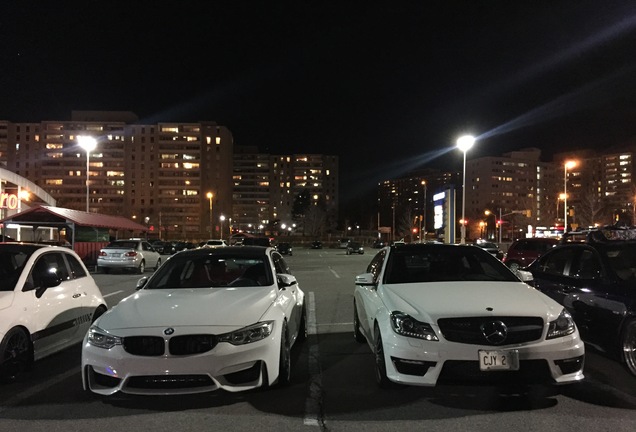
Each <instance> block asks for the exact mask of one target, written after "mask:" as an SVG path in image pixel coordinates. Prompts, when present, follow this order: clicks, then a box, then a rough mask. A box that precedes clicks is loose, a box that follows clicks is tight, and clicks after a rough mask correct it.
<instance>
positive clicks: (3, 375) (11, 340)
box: [0, 328, 33, 382]
mask: <svg viewBox="0 0 636 432" xmlns="http://www.w3.org/2000/svg"><path fill="white" fill-rule="evenodd" d="M32 364H33V345H32V344H31V340H30V338H29V335H28V334H27V332H26V331H25V330H23V329H21V328H13V329H11V330H9V332H8V333H7V334H6V335H5V337H4V339H2V342H1V343H0V381H2V382H12V381H15V380H16V379H17V378H18V377H19V376H20V375H21V374H22V373H23V372H24V371H25V370H27V369H29V368H30V367H31V365H32Z"/></svg>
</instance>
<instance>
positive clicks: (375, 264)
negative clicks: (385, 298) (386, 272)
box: [367, 250, 386, 282]
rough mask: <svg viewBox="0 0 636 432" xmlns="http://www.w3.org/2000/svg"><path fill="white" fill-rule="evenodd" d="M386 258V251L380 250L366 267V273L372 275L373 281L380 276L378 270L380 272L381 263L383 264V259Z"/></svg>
mask: <svg viewBox="0 0 636 432" xmlns="http://www.w3.org/2000/svg"><path fill="white" fill-rule="evenodd" d="M385 256H386V251H385V250H381V251H380V252H378V253H377V254H376V255H375V256H374V257H373V259H372V260H371V262H370V263H369V266H368V267H367V273H371V274H373V281H374V282H377V281H378V275H379V274H380V270H382V263H383V262H384V257H385Z"/></svg>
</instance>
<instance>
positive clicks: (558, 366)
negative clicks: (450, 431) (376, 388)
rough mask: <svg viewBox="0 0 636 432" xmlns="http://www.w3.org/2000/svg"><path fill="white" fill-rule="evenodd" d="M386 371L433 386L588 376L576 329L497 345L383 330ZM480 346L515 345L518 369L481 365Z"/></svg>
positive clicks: (405, 380) (551, 380)
mask: <svg viewBox="0 0 636 432" xmlns="http://www.w3.org/2000/svg"><path fill="white" fill-rule="evenodd" d="M382 340H383V345H384V356H385V363H386V373H387V377H388V378H389V379H390V380H391V381H394V382H397V383H401V384H407V385H420V386H435V385H436V384H437V383H438V380H456V379H459V380H474V379H478V380H480V381H482V380H483V381H493V382H494V381H501V380H504V381H506V382H511V381H512V382H527V383H552V384H555V383H556V384H568V383H574V382H578V381H581V380H582V379H583V378H584V375H583V366H584V356H585V347H584V344H583V342H582V341H581V339H580V338H579V336H578V333H575V334H573V335H569V336H566V337H562V338H557V339H551V340H540V341H536V342H532V343H524V344H518V345H506V346H499V347H496V348H495V347H492V346H483V345H471V344H464V343H456V342H449V341H446V340H444V339H443V338H441V339H440V341H437V342H428V341H423V340H419V339H414V338H407V337H403V336H399V335H397V334H395V333H394V332H393V331H392V330H389V331H387V330H385V331H383V333H382ZM479 350H487V351H492V350H517V351H518V353H519V370H516V371H492V372H486V371H481V370H480V368H479V359H478V355H479V354H478V353H479Z"/></svg>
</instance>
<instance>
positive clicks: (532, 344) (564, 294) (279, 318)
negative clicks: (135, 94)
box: [0, 227, 636, 396]
mask: <svg viewBox="0 0 636 432" xmlns="http://www.w3.org/2000/svg"><path fill="white" fill-rule="evenodd" d="M113 243H114V244H113V245H112V246H113V247H111V248H104V249H105V250H106V251H107V252H106V257H104V258H103V260H104V261H103V262H110V261H108V260H112V262H117V263H118V264H117V265H121V267H122V268H124V266H123V264H121V263H122V262H125V263H127V264H128V263H132V262H135V260H136V259H138V255H140V256H141V257H142V259H143V260H146V259H148V255H144V243H147V242H145V240H141V239H130V240H118V241H115V242H113ZM353 243H354V242H349V247H355V245H354V244H353ZM284 244H285V242H281V243H279V249H278V250H277V249H276V248H272V247H268V248H264V247H254V246H224V247H210V248H205V247H204V248H197V249H194V250H188V251H183V252H180V253H178V254H175V255H174V256H172V257H171V258H170V259H168V260H166V262H165V263H163V264H161V262H160V261H159V262H157V263H156V268H155V270H156V271H155V272H154V273H153V274H152V275H151V276H145V275H144V276H143V277H142V278H141V279H140V280H139V282H138V286H137V291H136V292H135V293H134V294H133V295H131V296H129V297H127V298H126V299H124V300H123V301H122V302H120V303H119V304H118V305H116V306H114V307H113V308H111V309H110V310H107V307H106V303H105V301H104V299H103V296H102V294H101V293H100V291H99V288H98V287H97V285H96V284H95V282H94V280H93V279H92V277H91V275H90V273H89V272H88V270H87V269H86V267H85V266H84V264H83V263H82V262H81V260H80V259H79V257H78V256H77V254H76V253H75V252H74V251H72V250H70V249H68V248H63V247H57V246H47V245H38V244H28V243H4V244H0V275H1V276H3V277H2V278H1V279H0V281H1V282H0V300H2V301H3V303H2V304H6V305H8V306H7V307H6V308H5V309H3V311H2V312H3V315H2V317H3V319H2V320H0V379H2V380H3V381H11V380H14V379H16V378H17V377H18V376H19V375H20V374H21V373H23V372H24V371H25V370H26V369H28V368H29V366H30V365H31V364H32V363H33V362H34V361H35V360H38V359H40V358H43V357H45V356H48V355H50V354H53V353H55V352H57V351H59V350H61V349H64V348H66V347H68V346H70V345H72V344H74V343H77V342H78V341H79V340H83V345H82V360H81V365H82V366H81V374H82V382H83V386H84V388H85V389H86V390H90V391H92V392H94V393H97V394H100V395H104V396H108V395H112V394H115V393H118V392H123V393H129V394H145V395H150V394H186V393H199V392H207V391H214V390H217V389H225V390H228V391H242V390H249V389H254V388H259V387H268V386H271V385H274V384H280V385H285V384H287V383H289V381H290V379H291V371H292V356H291V349H292V347H294V346H295V345H296V342H300V341H302V340H304V339H305V338H306V337H307V326H306V319H307V317H306V313H307V312H306V306H305V295H304V292H303V291H302V290H301V288H300V287H299V285H298V281H297V279H296V278H295V277H294V276H293V275H292V274H291V271H290V269H289V266H288V264H287V262H286V261H285V258H283V256H282V253H283V251H281V250H280V249H283V250H284V249H285V247H284V246H283V245H284ZM288 245H289V250H288V253H289V254H291V245H290V244H288ZM146 247H147V246H146ZM146 252H147V250H146ZM153 252H154V253H157V252H156V251H153ZM117 254H120V255H117ZM107 259H108V260H107ZM132 268H134V269H137V270H138V269H139V267H136V266H134V265H133V266H132ZM634 283H636V230H629V229H620V228H615V227H607V228H605V229H596V230H590V231H587V232H584V233H577V234H576V235H574V234H572V235H566V236H564V238H563V240H562V242H561V243H560V244H559V245H557V246H555V247H553V248H551V249H549V250H548V251H547V252H545V253H544V254H542V255H541V256H540V257H539V258H538V259H536V260H535V261H534V262H533V263H532V264H531V265H530V266H528V267H527V269H516V271H514V272H513V271H511V269H510V268H508V267H507V266H506V265H505V264H504V263H502V261H501V260H499V259H497V258H496V256H495V255H494V254H491V253H489V252H488V251H487V250H485V249H484V248H481V247H474V246H471V245H449V244H436V243H422V244H393V245H391V246H387V247H384V248H382V249H380V250H379V251H378V252H377V253H376V254H375V256H374V257H373V258H372V259H371V261H370V263H369V264H368V266H367V267H366V271H365V272H364V273H362V274H359V275H358V276H356V278H355V287H354V290H353V336H354V339H355V340H356V341H357V342H359V343H366V344H367V345H368V346H369V348H370V350H371V351H372V352H373V353H374V356H373V359H374V367H375V374H374V375H375V378H376V381H377V383H378V385H380V386H381V387H391V386H393V385H395V384H396V383H399V384H406V385H417V386H435V385H437V384H438V382H440V381H446V380H457V379H460V380H469V381H471V380H474V379H478V380H484V381H488V382H491V381H492V382H504V383H506V384H511V383H523V384H526V383H542V382H545V383H553V384H554V383H556V384H570V383H575V382H579V381H580V380H582V379H583V378H584V363H585V361H584V359H585V351H586V346H589V347H594V349H599V350H601V351H604V352H606V353H608V354H609V355H611V356H616V357H617V358H618V359H619V360H620V361H621V362H623V363H624V364H625V365H626V367H627V369H628V370H629V372H631V373H632V374H634V375H636V318H635V317H636V311H635V305H636V301H635V300H636V299H635V292H634V290H633V286H634ZM529 285H530V286H529ZM237 287H240V288H241V289H238V290H237V289H236V288H237ZM532 287H534V289H533V288H532ZM53 288H55V289H53ZM166 290H170V291H169V292H170V296H166ZM60 293H62V295H60ZM64 293H67V294H64ZM53 297H55V299H57V300H56V301H51V300H52V298H53ZM175 305H177V306H178V307H175ZM24 311H32V312H31V313H28V314H25V313H24ZM62 320H63V321H62ZM229 322H232V325H231V326H228V323H229ZM52 323H54V324H55V325H53V324H52ZM64 323H66V324H64ZM195 330H196V332H195ZM35 335H38V336H37V337H36V336H35ZM212 357H213V358H214V361H210V358H212ZM140 358H143V359H144V361H138V360H139V359H140Z"/></svg>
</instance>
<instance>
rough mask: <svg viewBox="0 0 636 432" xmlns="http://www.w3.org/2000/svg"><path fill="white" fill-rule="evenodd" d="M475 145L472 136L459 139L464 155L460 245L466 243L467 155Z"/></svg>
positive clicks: (458, 143)
mask: <svg viewBox="0 0 636 432" xmlns="http://www.w3.org/2000/svg"><path fill="white" fill-rule="evenodd" d="M473 144H475V137H474V136H472V135H464V136H462V137H459V138H458V139H457V148H458V149H460V150H461V151H462V153H464V171H463V176H462V180H463V184H462V220H461V221H460V222H461V240H460V243H461V244H464V243H466V218H465V214H466V153H467V152H468V150H470V148H471V147H472V146H473Z"/></svg>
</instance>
